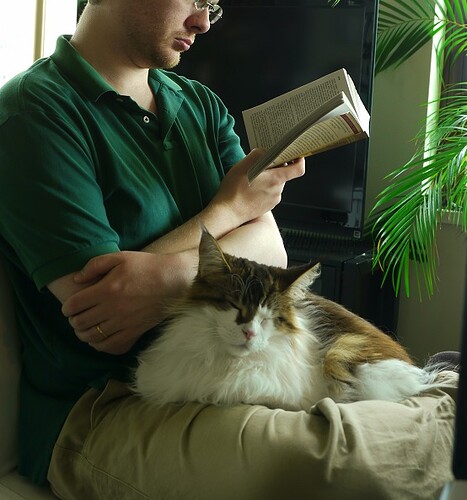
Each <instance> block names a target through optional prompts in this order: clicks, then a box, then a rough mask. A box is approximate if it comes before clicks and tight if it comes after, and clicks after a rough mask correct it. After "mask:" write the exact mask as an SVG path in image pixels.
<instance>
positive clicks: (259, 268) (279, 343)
mask: <svg viewBox="0 0 467 500" xmlns="http://www.w3.org/2000/svg"><path fill="white" fill-rule="evenodd" d="M318 276H319V264H315V265H311V264H310V265H308V264H307V265H305V266H297V267H291V268H288V269H282V268H278V267H272V266H266V265H262V264H258V263H256V262H252V261H250V260H247V259H244V258H238V257H234V256H231V255H229V254H227V253H224V252H223V251H222V250H221V248H220V246H219V244H218V243H217V241H216V240H215V239H214V238H213V237H212V236H211V235H210V234H209V233H208V232H207V231H206V230H205V231H203V234H202V237H201V242H200V246H199V266H198V273H197V276H196V278H195V279H194V282H193V284H192V286H191V287H190V288H189V289H188V291H187V293H186V295H185V296H184V297H183V298H181V299H180V300H178V301H177V303H176V304H174V305H173V308H172V312H171V319H170V320H169V321H168V323H167V326H166V327H165V330H164V331H163V333H162V335H161V336H160V337H158V338H157V339H156V340H154V341H153V342H152V344H150V346H149V347H148V348H147V349H146V350H144V351H143V352H142V353H141V354H140V356H139V359H138V366H137V368H136V371H135V377H134V383H133V389H134V391H135V392H136V393H137V394H139V395H141V396H142V397H143V398H146V399H148V400H150V401H152V402H154V403H155V404H157V405H163V404H166V403H175V402H179V403H182V402H189V401H197V402H202V403H211V404H216V405H234V404H239V403H246V404H261V405H265V406H268V407H270V408H282V409H285V410H309V409H310V408H311V406H312V405H314V404H315V403H316V402H317V401H319V400H320V399H322V398H325V397H330V398H332V399H334V400H335V401H336V402H353V401H359V400H365V399H380V400H388V401H400V400H403V399H405V398H407V397H410V396H413V395H416V394H418V393H420V392H421V391H423V390H425V389H428V388H430V387H432V386H435V379H436V376H437V372H436V369H434V368H433V367H432V368H430V369H428V368H427V369H423V368H419V367H417V366H415V364H414V362H413V360H412V359H411V357H410V356H409V354H408V353H407V351H406V350H405V349H404V348H403V347H402V346H401V345H400V344H399V343H398V342H397V341H395V340H394V339H393V338H392V337H390V336H389V335H387V334H385V333H383V332H382V331H380V330H379V329H378V328H376V327H375V326H373V325H372V324H370V323H369V322H367V321H366V320H364V319H362V318H360V317H359V316H356V315H355V314H353V313H351V312H350V311H348V310H347V309H345V308H344V307H343V306H341V305H339V304H337V303H335V302H333V301H331V300H328V299H326V298H324V297H322V296H320V295H317V294H315V293H313V292H312V291H311V290H310V285H311V284H312V283H313V282H314V280H316V278H317V277H318Z"/></svg>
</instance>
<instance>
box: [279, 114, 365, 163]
mask: <svg viewBox="0 0 467 500" xmlns="http://www.w3.org/2000/svg"><path fill="white" fill-rule="evenodd" d="M362 134H363V135H364V136H366V134H365V133H364V131H363V130H362V128H361V127H360V125H359V124H358V122H357V121H356V120H355V118H354V117H353V115H352V113H345V114H342V115H338V116H331V117H330V118H327V119H324V120H323V121H320V122H318V123H316V124H315V125H313V126H312V127H310V128H309V129H308V130H307V131H306V132H304V133H303V134H302V135H301V136H299V137H298V138H297V139H296V140H295V141H293V142H292V143H291V144H290V146H288V147H287V148H286V149H285V150H284V151H283V152H282V153H281V154H280V155H279V156H277V157H276V159H275V160H274V161H273V162H272V163H271V166H277V165H282V164H283V163H285V162H288V161H292V160H294V159H295V158H298V157H299V156H309V155H311V154H316V153H321V152H322V151H325V150H326V149H331V148H332V147H335V146H336V145H338V144H339V145H343V144H350V143H351V142H355V141H356V140H359V139H361V138H362Z"/></svg>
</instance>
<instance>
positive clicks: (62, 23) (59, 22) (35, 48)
mask: <svg viewBox="0 0 467 500" xmlns="http://www.w3.org/2000/svg"><path fill="white" fill-rule="evenodd" d="M76 3H77V2H76V0H21V2H10V4H9V7H8V13H7V14H4V15H3V16H0V87H1V86H2V85H3V84H4V83H6V82H7V81H8V80H9V79H10V78H11V77H13V76H14V75H16V74H17V73H19V72H20V71H23V70H24V69H26V68H28V67H29V66H30V65H31V64H32V63H33V62H34V60H35V59H38V58H39V57H42V56H48V55H50V54H51V53H52V52H53V51H54V49H55V42H56V39H57V38H58V36H59V35H61V34H72V33H73V31H74V29H75V23H76Z"/></svg>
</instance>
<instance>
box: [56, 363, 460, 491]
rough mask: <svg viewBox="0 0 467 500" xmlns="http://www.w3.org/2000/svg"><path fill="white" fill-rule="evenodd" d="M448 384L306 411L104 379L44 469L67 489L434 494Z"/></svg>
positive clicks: (450, 405)
mask: <svg viewBox="0 0 467 500" xmlns="http://www.w3.org/2000/svg"><path fill="white" fill-rule="evenodd" d="M443 375H445V376H446V378H447V379H448V380H449V381H450V383H451V385H452V387H453V389H452V390H450V389H449V388H448V389H446V390H443V391H441V390H439V389H438V390H434V391H431V392H430V393H426V394H424V395H421V396H418V397H414V398H411V399H409V400H407V401H404V402H403V403H389V402H382V401H363V402H358V403H351V404H336V403H334V402H333V401H332V400H330V399H323V400H322V401H320V402H319V403H318V404H317V405H315V406H314V407H313V408H312V409H311V411H310V412H309V413H306V412H303V411H302V412H289V411H283V410H271V409H268V408H265V407H262V406H247V405H239V406H235V407H231V408H225V407H215V406H209V405H205V404H193V403H190V404H185V405H169V406H166V407H164V408H162V409H155V408H154V407H152V406H151V405H150V404H148V403H146V402H144V401H142V400H141V399H140V398H138V397H137V396H135V395H133V394H131V393H130V392H129V391H128V389H127V388H126V386H125V385H123V384H121V383H119V382H115V381H111V382H110V383H109V384H108V385H107V387H106V389H105V390H104V391H103V392H102V393H98V392H96V391H94V390H91V391H89V392H87V393H86V394H85V395H84V397H83V398H81V400H80V401H79V402H78V403H77V405H76V406H75V408H74V409H73V410H72V412H71V414H70V416H69V418H68V420H67V422H66V424H65V426H64V428H63V430H62V432H61V434H60V437H59V439H58V441H57V443H56V446H55V450H54V454H53V458H52V462H51V465H50V469H49V480H50V482H51V486H52V488H53V490H54V492H55V494H56V495H57V496H59V497H60V498H62V499H67V500H71V499H76V500H94V499H96V500H97V499H99V500H107V499H108V500H133V499H134V500H136V499H138V500H140V499H153V500H156V499H157V500H159V499H160V500H166V499H183V500H185V499H186V500H198V499H199V500H266V499H267V500H275V499H284V500H294V499H300V500H301V499H308V498H309V499H314V500H320V499H326V500H328V499H329V500H339V499H343V500H352V499H358V500H362V499H363V500H378V499H394V500H405V499H425V498H426V499H435V498H437V497H438V495H439V492H440V490H441V488H442V486H443V484H444V483H445V482H446V481H449V480H451V479H452V474H451V453H452V440H453V424H454V412H455V401H454V399H453V396H454V395H455V388H454V387H455V379H456V374H454V373H452V372H444V374H443Z"/></svg>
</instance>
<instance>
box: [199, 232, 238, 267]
mask: <svg viewBox="0 0 467 500" xmlns="http://www.w3.org/2000/svg"><path fill="white" fill-rule="evenodd" d="M215 271H223V272H225V271H231V267H230V265H229V264H228V262H227V260H226V258H225V255H224V252H223V251H222V249H221V247H220V246H219V243H217V241H216V239H215V238H214V236H212V235H211V233H210V232H209V231H208V230H207V229H206V228H205V227H204V226H202V234H201V241H200V243H199V266H198V275H199V276H211V275H212V274H213V273H214V272H215Z"/></svg>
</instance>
